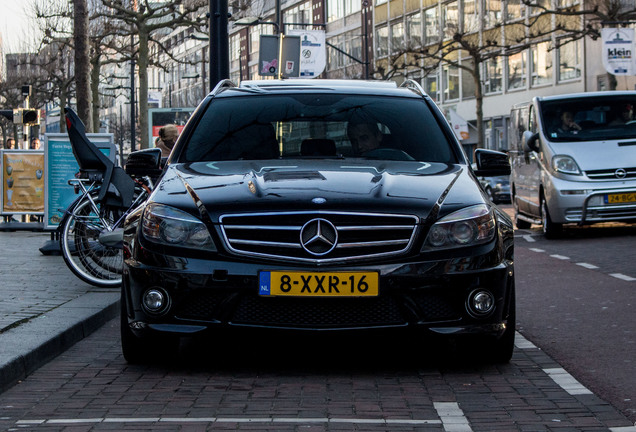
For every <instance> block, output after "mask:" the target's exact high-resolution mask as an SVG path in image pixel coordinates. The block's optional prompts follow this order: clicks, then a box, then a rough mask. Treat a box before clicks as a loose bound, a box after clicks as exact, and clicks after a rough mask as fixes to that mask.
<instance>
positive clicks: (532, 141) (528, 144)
mask: <svg viewBox="0 0 636 432" xmlns="http://www.w3.org/2000/svg"><path fill="white" fill-rule="evenodd" d="M522 139H523V151H525V152H526V153H529V152H531V151H534V152H537V153H538V152H540V151H541V148H540V147H539V133H538V132H537V133H532V132H530V131H525V132H524V133H523V138H522Z"/></svg>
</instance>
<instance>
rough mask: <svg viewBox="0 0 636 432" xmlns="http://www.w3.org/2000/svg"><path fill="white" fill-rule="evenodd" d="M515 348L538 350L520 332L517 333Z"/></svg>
mask: <svg viewBox="0 0 636 432" xmlns="http://www.w3.org/2000/svg"><path fill="white" fill-rule="evenodd" d="M515 346H516V347H517V348H519V349H537V346H536V345H535V344H533V343H532V342H530V341H529V340H528V339H526V338H524V337H523V336H522V335H521V333H519V332H515Z"/></svg>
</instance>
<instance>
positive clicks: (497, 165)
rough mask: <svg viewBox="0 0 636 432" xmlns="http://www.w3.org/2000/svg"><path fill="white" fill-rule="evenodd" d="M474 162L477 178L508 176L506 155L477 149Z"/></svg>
mask: <svg viewBox="0 0 636 432" xmlns="http://www.w3.org/2000/svg"><path fill="white" fill-rule="evenodd" d="M475 160H476V163H477V169H476V170H475V174H476V175H477V176H479V177H492V176H505V175H510V161H509V160H508V155H507V154H506V153H502V152H498V151H494V150H486V149H477V150H475Z"/></svg>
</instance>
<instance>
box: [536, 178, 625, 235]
mask: <svg viewBox="0 0 636 432" xmlns="http://www.w3.org/2000/svg"><path fill="white" fill-rule="evenodd" d="M546 185H547V186H546V187H545V194H546V199H547V205H548V210H549V211H550V217H551V218H552V221H553V222H555V223H579V224H585V223H597V222H615V221H633V220H636V202H631V203H621V204H610V203H607V202H606V197H607V195H608V194H623V193H636V181H634V180H631V179H630V180H624V181H611V182H600V181H595V182H582V181H569V180H564V179H559V178H551V179H550V180H549V181H548V183H546Z"/></svg>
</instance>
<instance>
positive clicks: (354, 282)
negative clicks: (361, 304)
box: [259, 271, 379, 297]
mask: <svg viewBox="0 0 636 432" xmlns="http://www.w3.org/2000/svg"><path fill="white" fill-rule="evenodd" d="M378 286H379V276H378V273H377V272H297V271H263V272H260V273H259V294H260V295H262V296H295V297H374V296H377V295H378Z"/></svg>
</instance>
